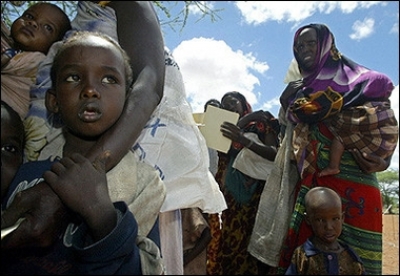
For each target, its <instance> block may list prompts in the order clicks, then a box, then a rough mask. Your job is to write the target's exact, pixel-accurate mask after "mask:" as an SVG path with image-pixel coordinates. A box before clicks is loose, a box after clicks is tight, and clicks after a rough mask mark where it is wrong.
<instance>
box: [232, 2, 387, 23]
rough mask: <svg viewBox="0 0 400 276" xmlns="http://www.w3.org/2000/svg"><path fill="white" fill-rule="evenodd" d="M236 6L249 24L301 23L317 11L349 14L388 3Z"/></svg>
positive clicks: (268, 3)
mask: <svg viewBox="0 0 400 276" xmlns="http://www.w3.org/2000/svg"><path fill="white" fill-rule="evenodd" d="M235 4H236V7H237V8H238V9H239V10H240V12H241V13H242V15H243V19H244V21H245V22H246V23H247V24H254V25H258V24H261V23H264V22H267V21H279V22H281V21H285V22H294V23H299V22H301V21H303V20H305V19H307V18H309V17H310V16H312V15H313V14H315V13H316V12H320V13H324V14H329V13H331V12H333V11H334V10H336V9H339V10H340V11H341V12H343V13H345V14H348V13H351V12H353V11H354V10H355V9H368V8H370V7H372V6H374V5H382V6H384V5H386V3H384V2H382V1H279V2H278V1H237V2H236V3H235Z"/></svg>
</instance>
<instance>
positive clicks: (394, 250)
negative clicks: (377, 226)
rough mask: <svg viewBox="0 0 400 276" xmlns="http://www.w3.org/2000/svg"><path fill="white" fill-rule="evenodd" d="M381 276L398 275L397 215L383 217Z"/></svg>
mask: <svg viewBox="0 0 400 276" xmlns="http://www.w3.org/2000/svg"><path fill="white" fill-rule="evenodd" d="M382 235H383V257H382V262H383V267H382V274H383V275H399V215H383V234H382Z"/></svg>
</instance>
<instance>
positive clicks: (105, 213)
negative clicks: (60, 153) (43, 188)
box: [43, 152, 117, 239]
mask: <svg viewBox="0 0 400 276" xmlns="http://www.w3.org/2000/svg"><path fill="white" fill-rule="evenodd" d="M108 156H109V152H103V154H101V155H100V156H98V157H97V158H96V160H95V162H94V163H93V164H92V163H91V162H90V161H89V159H87V158H86V157H84V156H82V155H81V154H78V153H74V154H72V155H71V156H70V157H64V158H62V159H61V160H60V162H57V163H55V164H53V166H52V167H51V171H46V172H45V173H44V174H43V177H44V179H45V180H46V181H47V182H48V183H49V185H50V186H51V188H52V189H53V190H54V192H55V193H56V194H57V195H58V196H59V197H60V198H61V200H62V201H63V203H64V204H65V205H66V206H67V207H68V208H69V209H71V210H72V211H74V212H76V213H77V214H79V215H80V216H81V217H82V218H83V219H84V220H85V222H86V223H87V224H88V226H89V228H90V229H91V230H92V235H93V238H94V239H100V238H102V237H104V236H105V235H107V234H108V233H109V232H110V231H111V230H112V229H113V228H114V227H115V225H116V222H117V216H116V211H115V208H114V205H113V203H112V201H111V199H110V196H109V194H108V187H107V178H106V172H105V163H106V160H107V158H108Z"/></svg>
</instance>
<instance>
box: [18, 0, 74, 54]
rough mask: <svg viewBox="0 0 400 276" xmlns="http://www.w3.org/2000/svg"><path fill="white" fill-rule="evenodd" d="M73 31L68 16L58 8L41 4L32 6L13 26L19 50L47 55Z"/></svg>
mask: <svg viewBox="0 0 400 276" xmlns="http://www.w3.org/2000/svg"><path fill="white" fill-rule="evenodd" d="M69 29H71V22H70V20H69V18H68V16H67V15H66V14H65V13H64V11H63V10H62V9H60V8H59V7H58V6H56V5H54V4H51V3H45V2H40V3H37V4H34V5H32V6H30V7H29V8H28V9H27V10H26V11H25V12H24V13H23V14H22V15H21V16H20V17H18V18H17V19H16V20H15V21H14V22H13V24H12V25H11V37H12V38H13V40H14V47H15V48H16V49H17V50H22V51H29V52H42V53H44V54H47V52H48V50H49V49H50V47H51V45H52V44H53V43H54V42H56V41H59V40H61V39H63V37H64V35H65V33H66V32H67V31H68V30H69Z"/></svg>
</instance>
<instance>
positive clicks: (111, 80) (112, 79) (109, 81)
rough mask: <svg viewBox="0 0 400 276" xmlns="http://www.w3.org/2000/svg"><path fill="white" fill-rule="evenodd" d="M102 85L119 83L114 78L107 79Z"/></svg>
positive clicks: (103, 80)
mask: <svg viewBox="0 0 400 276" xmlns="http://www.w3.org/2000/svg"><path fill="white" fill-rule="evenodd" d="M101 82H102V83H111V84H113V83H117V81H116V80H115V78H113V77H105V78H103V79H102V80H101Z"/></svg>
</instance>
